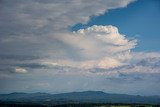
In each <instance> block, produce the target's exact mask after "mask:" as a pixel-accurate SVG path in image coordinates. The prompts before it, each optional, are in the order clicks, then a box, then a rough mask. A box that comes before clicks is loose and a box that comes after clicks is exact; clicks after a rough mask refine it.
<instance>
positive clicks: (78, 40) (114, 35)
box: [56, 25, 136, 68]
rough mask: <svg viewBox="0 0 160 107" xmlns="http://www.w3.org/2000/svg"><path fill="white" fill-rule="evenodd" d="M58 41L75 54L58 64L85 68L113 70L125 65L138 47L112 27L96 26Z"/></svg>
mask: <svg viewBox="0 0 160 107" xmlns="http://www.w3.org/2000/svg"><path fill="white" fill-rule="evenodd" d="M56 39H58V40H59V41H61V42H62V43H63V44H66V48H67V49H70V53H72V54H73V57H67V55H66V56H65V60H63V59H62V60H61V59H59V60H58V62H57V63H59V64H60V65H63V66H73V67H83V68H113V67H117V66H121V65H124V64H125V63H126V62H127V60H129V59H130V57H131V55H130V50H131V49H133V48H134V47H135V45H136V40H128V39H127V37H125V35H122V34H120V33H119V32H118V28H117V27H115V26H112V25H109V26H97V25H94V26H91V27H88V28H86V29H80V30H78V31H76V32H73V34H71V33H70V34H68V35H67V34H65V36H58V37H57V38H56ZM75 50H76V52H75ZM62 51H64V50H62ZM64 52H65V51H64ZM71 56H72V55H71ZM74 56H76V59H75V58H74Z"/></svg>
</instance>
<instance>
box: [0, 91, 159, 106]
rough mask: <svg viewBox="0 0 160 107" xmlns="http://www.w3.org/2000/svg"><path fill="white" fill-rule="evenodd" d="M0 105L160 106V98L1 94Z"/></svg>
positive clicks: (105, 94)
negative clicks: (102, 104)
mask: <svg viewBox="0 0 160 107" xmlns="http://www.w3.org/2000/svg"><path fill="white" fill-rule="evenodd" d="M0 103H1V104H2V103H3V104H4V103H6V104H7V103H8V104H12V103H13V104H35V105H36V104H38V105H61V104H83V103H110V104H111V103H113V104H116V103H121V104H158V105H159V104H160V96H139V95H127V94H109V93H104V92H102V91H83V92H70V93H60V94H49V93H40V92H38V93H17V92H16V93H10V94H0Z"/></svg>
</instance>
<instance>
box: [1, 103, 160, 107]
mask: <svg viewBox="0 0 160 107" xmlns="http://www.w3.org/2000/svg"><path fill="white" fill-rule="evenodd" d="M0 107H160V105H148V104H64V105H31V104H0Z"/></svg>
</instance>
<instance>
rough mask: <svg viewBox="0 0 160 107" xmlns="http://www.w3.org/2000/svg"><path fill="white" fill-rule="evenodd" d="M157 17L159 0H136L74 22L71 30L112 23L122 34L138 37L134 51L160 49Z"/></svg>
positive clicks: (159, 12)
mask: <svg viewBox="0 0 160 107" xmlns="http://www.w3.org/2000/svg"><path fill="white" fill-rule="evenodd" d="M159 18H160V1H159V0H138V1H136V2H134V3H132V4H129V5H128V6H127V7H126V8H120V9H113V10H109V12H106V13H105V14H103V15H100V16H98V17H97V16H92V17H91V19H90V20H89V22H88V23H87V24H80V23H79V24H76V25H75V26H73V28H72V30H78V29H80V28H86V27H88V26H92V25H114V26H117V27H118V28H119V31H120V32H121V33H122V34H125V35H127V36H128V37H130V38H137V39H138V46H137V47H136V48H135V49H134V50H135V51H160V48H159V46H160V42H159V40H160V30H159V29H160V20H159ZM153 41H154V42H153Z"/></svg>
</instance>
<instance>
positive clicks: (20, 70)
mask: <svg viewBox="0 0 160 107" xmlns="http://www.w3.org/2000/svg"><path fill="white" fill-rule="evenodd" d="M14 72H15V73H27V70H26V69H24V68H20V67H16V68H15V71H14Z"/></svg>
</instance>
